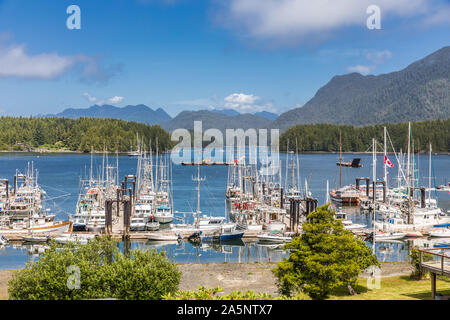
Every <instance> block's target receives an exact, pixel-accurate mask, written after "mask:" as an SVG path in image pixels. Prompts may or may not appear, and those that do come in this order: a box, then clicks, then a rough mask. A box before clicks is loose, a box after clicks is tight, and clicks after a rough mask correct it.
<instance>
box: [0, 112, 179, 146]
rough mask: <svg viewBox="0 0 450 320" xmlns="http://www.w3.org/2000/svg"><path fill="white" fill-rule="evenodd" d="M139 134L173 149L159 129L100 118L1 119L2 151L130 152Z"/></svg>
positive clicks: (142, 137)
mask: <svg viewBox="0 0 450 320" xmlns="http://www.w3.org/2000/svg"><path fill="white" fill-rule="evenodd" d="M136 134H138V135H139V137H140V139H142V140H143V142H144V143H145V144H146V145H147V149H148V144H149V142H150V140H151V141H152V143H153V148H155V142H156V137H158V144H159V150H167V149H168V148H170V147H171V145H172V144H171V142H170V136H169V134H168V133H167V132H165V131H164V130H163V129H162V128H161V127H160V126H158V125H154V126H149V125H146V124H142V123H137V122H126V121H124V120H117V119H99V118H79V119H67V118H22V117H20V118H12V117H1V118H0V150H30V149H34V148H43V149H58V150H61V149H66V150H71V151H90V150H91V147H93V148H94V150H96V151H103V149H104V148H107V149H108V150H109V151H115V150H116V149H118V150H119V151H130V149H135V148H136Z"/></svg>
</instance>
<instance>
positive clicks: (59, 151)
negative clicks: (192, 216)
mask: <svg viewBox="0 0 450 320" xmlns="http://www.w3.org/2000/svg"><path fill="white" fill-rule="evenodd" d="M290 152H292V151H290ZM2 153H22V154H46V153H50V154H58V153H59V154H90V153H91V152H90V151H89V152H84V151H73V150H46V149H37V150H32V151H28V150H0V154H2ZM92 153H94V154H103V153H104V151H93V152H92ZM128 153H129V152H128V151H127V152H123V151H121V152H118V154H119V155H128ZM160 153H161V154H165V153H170V151H169V152H160ZM280 153H282V154H286V153H287V151H284V150H283V151H280ZM107 154H116V152H115V151H108V152H107ZM293 154H295V152H294V153H293ZM298 154H339V151H300V152H298ZM342 154H363V155H372V152H371V151H367V152H362V151H342ZM377 154H378V155H383V154H384V153H383V152H377ZM387 154H394V153H393V152H388V153H387ZM416 154H420V155H427V154H428V152H416ZM433 155H439V156H442V155H446V156H450V152H433Z"/></svg>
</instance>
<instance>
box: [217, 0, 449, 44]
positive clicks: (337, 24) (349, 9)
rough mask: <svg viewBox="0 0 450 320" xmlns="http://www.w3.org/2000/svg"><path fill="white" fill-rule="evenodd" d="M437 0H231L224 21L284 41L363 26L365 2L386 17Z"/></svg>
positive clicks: (421, 12) (414, 12)
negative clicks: (379, 9)
mask: <svg viewBox="0 0 450 320" xmlns="http://www.w3.org/2000/svg"><path fill="white" fill-rule="evenodd" d="M440 2H441V1H440V0H395V1H393V0H377V1H375V2H374V1H373V0H333V1H330V0H314V1H311V0H264V1H261V0H230V1H228V2H224V3H225V4H224V9H225V12H226V13H225V14H224V16H222V17H219V18H222V19H220V20H221V21H222V23H223V24H225V25H226V26H228V27H229V28H231V29H234V28H236V27H237V28H239V31H240V32H242V30H243V31H244V33H245V34H246V35H248V36H251V37H253V38H256V39H260V40H263V39H270V40H278V41H284V42H286V41H287V42H292V41H293V40H297V41H298V40H301V39H304V38H308V39H309V40H316V39H317V38H318V37H324V36H326V35H327V34H328V33H330V32H333V31H336V30H337V29H339V28H343V27H348V26H360V27H361V28H365V27H366V20H367V18H368V14H367V13H366V9H367V7H368V6H370V5H373V4H376V5H378V6H379V7H380V8H381V15H382V19H384V18H385V17H389V18H390V17H416V16H427V15H429V14H431V13H432V9H433V8H435V7H437V6H438V5H439V3H440ZM446 6H447V7H448V5H446Z"/></svg>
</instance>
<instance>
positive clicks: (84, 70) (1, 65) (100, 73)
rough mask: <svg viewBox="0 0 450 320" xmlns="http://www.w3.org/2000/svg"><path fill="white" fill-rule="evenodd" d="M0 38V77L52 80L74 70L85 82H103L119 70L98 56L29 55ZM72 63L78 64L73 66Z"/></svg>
mask: <svg viewBox="0 0 450 320" xmlns="http://www.w3.org/2000/svg"><path fill="white" fill-rule="evenodd" d="M4 40H5V38H4V37H3V36H2V37H0V77H15V78H24V79H44V80H52V79H56V78H58V77H59V76H61V75H63V74H64V73H66V72H68V71H69V70H72V69H76V71H78V74H79V77H80V79H81V80H83V81H88V82H106V81H107V80H108V79H109V78H110V77H112V76H114V75H115V74H117V73H118V72H120V69H121V67H120V66H109V67H108V68H104V67H103V66H102V65H101V61H100V59H99V58H98V57H91V56H86V55H73V56H62V55H59V54H57V53H39V54H35V55H32V54H29V53H27V52H26V50H25V46H24V45H17V44H12V45H9V46H5V45H2V43H1V42H3V41H4ZM76 66H78V67H79V69H78V70H77V68H75V67H76Z"/></svg>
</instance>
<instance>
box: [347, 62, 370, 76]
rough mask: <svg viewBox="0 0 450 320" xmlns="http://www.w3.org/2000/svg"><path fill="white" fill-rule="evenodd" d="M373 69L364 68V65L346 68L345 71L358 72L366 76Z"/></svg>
mask: <svg viewBox="0 0 450 320" xmlns="http://www.w3.org/2000/svg"><path fill="white" fill-rule="evenodd" d="M374 69H375V67H374V66H364V65H360V64H358V65H356V66H350V67H347V69H346V70H347V71H348V72H358V73H361V74H363V75H368V74H369V73H371V72H372V71H373V70H374Z"/></svg>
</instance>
